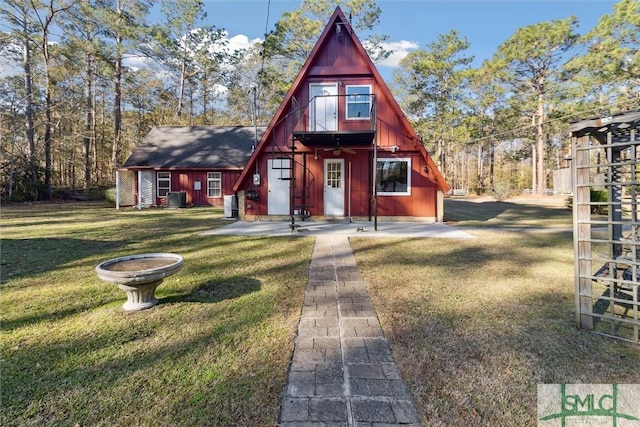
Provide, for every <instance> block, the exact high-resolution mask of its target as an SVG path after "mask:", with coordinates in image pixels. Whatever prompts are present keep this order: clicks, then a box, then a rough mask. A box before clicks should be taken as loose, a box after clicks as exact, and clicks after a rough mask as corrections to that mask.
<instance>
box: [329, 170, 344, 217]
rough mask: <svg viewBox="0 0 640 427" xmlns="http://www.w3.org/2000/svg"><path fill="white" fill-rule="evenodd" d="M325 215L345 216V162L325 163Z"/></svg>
mask: <svg viewBox="0 0 640 427" xmlns="http://www.w3.org/2000/svg"><path fill="white" fill-rule="evenodd" d="M324 214H325V215H339V216H344V160H343V159H333V160H326V159H325V161H324Z"/></svg>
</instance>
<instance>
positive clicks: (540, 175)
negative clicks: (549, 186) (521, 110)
mask: <svg viewBox="0 0 640 427" xmlns="http://www.w3.org/2000/svg"><path fill="white" fill-rule="evenodd" d="M543 101H544V99H543V97H542V95H539V96H538V114H537V116H538V123H537V129H536V133H537V135H536V136H537V138H536V140H537V150H536V151H537V154H538V159H537V160H538V161H537V164H536V181H537V183H538V187H537V188H536V194H539V195H542V194H544V190H545V187H546V185H545V179H544V178H545V176H544V157H545V149H544V140H545V138H544V102H543Z"/></svg>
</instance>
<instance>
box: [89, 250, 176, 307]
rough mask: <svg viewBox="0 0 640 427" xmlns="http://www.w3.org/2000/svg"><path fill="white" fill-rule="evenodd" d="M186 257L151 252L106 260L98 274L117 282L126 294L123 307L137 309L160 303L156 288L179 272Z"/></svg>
mask: <svg viewBox="0 0 640 427" xmlns="http://www.w3.org/2000/svg"><path fill="white" fill-rule="evenodd" d="M183 264H184V259H183V258H182V256H181V255H178V254H172V253H148V254H138V255H129V256H123V257H120V258H114V259H110V260H108V261H104V262H102V263H100V264H98V266H97V267H96V273H97V274H98V277H99V278H100V279H102V280H104V281H106V282H112V283H116V284H117V285H118V288H120V289H122V290H123V291H125V292H126V294H127V302H125V303H124V304H123V306H122V308H123V309H124V310H126V311H138V310H144V309H147V308H150V307H153V306H154V305H156V304H157V303H158V300H157V299H156V296H155V291H156V288H157V287H158V285H160V284H161V283H162V281H163V280H164V278H165V277H167V276H170V275H172V274H174V273H176V272H178V271H179V270H180V269H181V268H182V265H183Z"/></svg>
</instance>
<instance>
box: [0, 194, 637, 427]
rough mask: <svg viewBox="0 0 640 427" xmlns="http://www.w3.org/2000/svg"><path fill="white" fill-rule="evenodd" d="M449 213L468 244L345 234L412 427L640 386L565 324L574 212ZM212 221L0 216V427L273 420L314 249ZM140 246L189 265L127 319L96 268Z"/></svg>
mask: <svg viewBox="0 0 640 427" xmlns="http://www.w3.org/2000/svg"><path fill="white" fill-rule="evenodd" d="M446 203H447V214H446V215H447V220H449V221H452V222H453V221H455V224H456V225H458V226H471V227H473V228H470V229H468V230H469V231H470V232H472V233H473V234H475V235H477V236H478V237H479V238H478V239H474V240H439V239H388V238H384V239H371V238H359V239H352V247H353V248H354V252H355V255H356V259H357V261H358V266H359V267H360V269H361V271H362V272H363V274H364V276H365V279H366V280H367V282H368V284H369V287H370V290H371V294H372V298H373V299H374V303H375V305H376V310H377V312H378V315H379V317H380V320H381V322H382V325H383V328H384V330H385V333H386V335H387V337H388V338H389V341H390V343H391V346H392V348H393V351H394V356H395V358H396V361H397V363H398V365H399V367H400V369H401V370H402V373H403V375H404V378H405V380H406V382H407V384H408V386H409V388H410V392H411V393H412V395H413V396H414V397H415V400H416V402H417V405H418V411H419V413H420V415H421V417H422V420H423V422H424V425H425V426H438V425H442V426H445V425H465V426H515V425H517V426H526V425H531V426H533V425H535V424H536V421H535V416H536V384H538V383H557V382H565V383H573V382H586V383H610V382H620V383H640V370H639V369H638V367H639V366H640V349H639V348H638V346H634V345H631V344H625V343H622V342H618V341H614V340H611V339H606V338H602V337H600V336H597V335H594V334H592V333H589V332H585V331H579V330H577V329H576V328H575V327H574V314H573V313H574V299H573V250H572V239H571V233H570V232H569V231H567V228H570V225H571V213H570V211H569V210H567V209H564V208H562V207H561V206H560V207H558V206H546V205H539V204H538V205H537V204H535V203H523V202H500V203H497V202H488V201H480V200H456V201H452V200H447V201H446ZM460 203H462V204H460ZM465 204H467V205H466V206H465ZM476 205H479V206H477V208H476ZM221 214H222V212H221V211H220V210H215V209H210V208H209V209H206V208H191V209H175V210H165V209H145V210H132V209H126V210H121V211H116V210H115V209H113V208H111V207H107V206H104V205H100V204H93V203H72V204H71V203H70V204H60V205H47V204H42V205H37V204H34V205H19V206H3V208H2V217H1V219H0V226H1V228H2V246H1V263H2V268H1V270H0V271H1V277H0V279H1V285H0V306H1V307H2V310H1V312H0V316H1V317H0V321H1V322H2V335H1V343H2V347H1V357H2V381H1V385H0V387H1V389H0V391H1V395H2V412H3V413H2V416H3V418H2V420H0V421H1V423H2V425H5V426H29V425H33V426H43V425H44V426H46V425H50V426H59V425H69V426H73V425H76V424H77V425H80V426H92V425H123V426H124V425H127V426H129V425H135V426H160V425H163V426H164V425H185V426H196V425H197V426H204V425H211V426H274V425H275V423H276V422H277V417H278V412H279V405H280V395H281V392H282V389H283V386H284V382H285V378H286V373H287V368H288V364H289V361H290V358H291V354H292V350H293V340H294V338H295V330H296V327H297V322H298V319H299V314H300V309H301V307H302V303H303V294H304V288H305V285H306V281H307V279H308V266H309V260H310V256H311V252H312V248H313V242H314V240H313V238H301V237H296V238H290V237H282V238H264V237H263V238H261V237H237V236H233V237H232V236H201V235H200V234H199V233H200V232H201V231H204V230H208V229H211V228H214V227H219V226H220V225H222V224H225V223H226V221H225V220H223V219H221ZM487 225H494V226H496V227H498V228H502V230H494V229H482V228H480V227H483V226H485V227H486V226H487ZM527 227H543V228H545V229H547V230H546V232H543V233H540V232H537V231H535V230H531V231H530V232H523V231H521V228H527ZM512 228H518V230H513V229H512ZM142 252H176V253H179V254H181V255H183V256H184V258H185V266H184V268H183V269H182V270H181V271H180V272H178V273H177V274H175V275H173V276H171V277H169V278H167V279H165V282H164V283H163V284H162V285H161V286H160V287H159V288H158V290H157V292H156V294H157V296H158V297H159V298H160V299H161V303H160V304H159V305H158V306H156V307H153V308H152V309H150V310H147V311H142V312H136V313H127V312H124V311H123V310H122V308H121V307H122V304H123V302H124V301H125V294H124V293H123V292H122V291H120V290H119V289H117V287H116V286H115V285H113V284H110V283H106V282H103V281H101V280H99V279H98V278H97V276H96V274H95V272H94V268H95V266H96V265H97V264H98V263H99V262H101V261H104V260H107V259H110V258H114V257H117V256H122V255H128V254H134V253H142Z"/></svg>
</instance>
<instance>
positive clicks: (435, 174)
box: [233, 6, 450, 192]
mask: <svg viewBox="0 0 640 427" xmlns="http://www.w3.org/2000/svg"><path fill="white" fill-rule="evenodd" d="M338 23H339V24H341V25H342V26H343V27H344V30H343V34H345V35H346V36H347V37H350V38H351V41H352V42H353V44H354V46H355V48H356V50H357V51H358V53H359V55H360V56H361V57H362V59H363V61H365V64H366V66H367V67H368V68H369V70H370V72H371V74H372V75H373V78H374V80H375V82H376V85H377V86H378V87H379V88H380V90H381V91H382V92H383V93H384V95H385V97H386V98H387V99H388V101H389V105H390V107H391V108H392V109H393V110H394V112H395V114H397V116H398V118H399V119H400V121H401V122H402V124H403V126H404V127H405V130H406V132H407V136H409V137H410V138H411V139H412V140H413V141H414V142H415V144H416V148H418V150H419V152H420V153H421V154H422V156H423V157H424V159H425V161H426V163H427V165H428V175H429V176H430V178H431V179H432V180H433V181H434V182H435V183H436V184H437V186H438V188H439V189H440V190H441V191H443V192H447V191H449V189H450V187H449V185H448V184H447V182H446V181H445V179H444V177H443V176H442V174H441V173H440V171H439V170H438V168H437V166H436V165H435V163H434V162H433V160H432V159H431V156H429V154H428V153H427V151H426V149H425V148H424V145H422V142H421V140H420V137H419V136H418V135H417V133H416V132H415V130H414V129H413V127H412V126H411V124H410V123H409V120H408V119H407V117H406V116H405V115H404V113H403V112H402V109H401V108H400V106H399V104H398V103H397V101H396V100H395V98H394V97H393V94H392V93H391V91H390V89H389V88H388V86H387V84H386V83H385V82H384V79H383V78H382V76H381V75H380V73H379V72H378V70H377V68H376V66H375V64H374V63H373V61H371V58H370V57H369V55H368V54H367V52H366V50H365V49H364V47H363V46H362V43H361V42H360V40H359V39H358V37H357V36H356V35H355V33H354V31H353V29H352V28H351V24H350V23H349V21H348V20H347V19H346V17H345V16H344V14H343V12H342V10H341V9H340V7H339V6H338V7H336V9H335V11H334V12H333V15H332V16H331V18H330V19H329V22H328V23H327V25H326V27H325V29H324V31H323V32H322V34H321V35H320V38H319V39H318V41H317V42H316V44H315V46H314V47H313V49H312V51H311V53H310V54H309V57H308V58H307V60H306V61H305V63H304V65H303V66H302V68H301V70H300V72H299V73H298V75H297V77H296V79H295V80H294V82H293V84H292V85H291V87H290V88H289V91H288V92H287V94H286V96H285V98H284V100H283V101H282V103H281V104H280V107H279V108H278V110H277V111H276V113H275V114H274V116H273V118H272V119H271V122H270V123H269V126H268V127H267V131H266V132H265V134H264V135H263V137H262V139H261V140H260V142H259V144H258V146H257V147H256V150H255V151H254V152H253V155H252V156H251V158H250V159H249V161H248V162H247V165H246V166H245V168H244V170H243V172H242V174H241V175H240V177H239V178H238V180H237V181H236V183H235V185H234V187H233V188H234V191H238V189H239V188H241V186H242V184H243V183H244V182H245V181H246V180H247V179H248V175H249V173H250V172H251V171H252V170H253V169H254V167H255V163H256V162H257V160H258V158H259V156H260V154H261V153H262V151H263V150H264V149H265V146H266V145H267V143H268V141H269V140H270V138H271V135H272V134H273V132H274V128H275V125H276V124H277V123H279V122H280V121H281V120H282V119H283V117H284V115H285V114H287V106H288V105H289V104H290V103H291V99H292V97H293V95H294V94H295V93H296V91H297V90H298V86H299V85H300V84H301V83H302V82H304V81H305V79H306V78H307V76H308V75H309V71H310V68H311V66H312V65H313V63H314V62H315V58H316V56H317V55H318V53H319V52H321V50H322V48H323V46H324V45H325V43H326V41H327V38H328V36H329V34H330V31H331V30H332V29H333V28H335V25H336V24H338Z"/></svg>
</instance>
